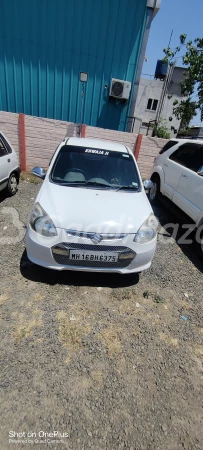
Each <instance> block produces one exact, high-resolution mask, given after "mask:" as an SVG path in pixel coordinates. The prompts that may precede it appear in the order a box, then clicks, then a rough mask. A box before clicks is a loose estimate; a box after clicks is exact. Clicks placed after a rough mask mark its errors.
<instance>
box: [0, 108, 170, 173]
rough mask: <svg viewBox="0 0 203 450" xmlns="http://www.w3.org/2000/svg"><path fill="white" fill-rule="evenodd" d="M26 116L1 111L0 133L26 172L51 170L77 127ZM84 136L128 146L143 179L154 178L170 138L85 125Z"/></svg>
mask: <svg viewBox="0 0 203 450" xmlns="http://www.w3.org/2000/svg"><path fill="white" fill-rule="evenodd" d="M22 116H24V115H23V114H14V113H8V112H4V111H0V132H2V133H4V134H5V136H6V137H7V138H8V140H9V141H10V143H11V145H12V146H13V148H14V149H15V150H16V152H17V153H18V155H19V159H20V163H21V167H22V169H23V170H30V169H32V167H34V166H37V165H38V166H41V167H44V168H47V167H48V165H49V161H50V159H51V156H52V155H53V153H54V151H55V149H56V147H57V146H58V144H59V143H60V142H61V141H62V140H63V139H64V138H65V137H72V136H78V132H79V126H78V125H77V124H74V123H70V122H63V121H60V120H52V119H46V118H42V117H32V116H24V117H22ZM22 119H23V120H22ZM81 135H82V136H83V137H88V138H98V139H104V140H110V141H115V142H120V143H122V144H125V145H127V146H128V147H129V148H130V149H131V150H132V152H133V153H134V154H135V156H136V159H137V160H138V165H139V168H140V171H141V175H142V177H143V178H148V177H149V176H150V172H151V169H152V166H153V162H154V158H155V157H156V155H157V154H158V153H159V150H160V149H161V148H162V147H163V145H164V144H165V143H166V142H167V140H166V139H158V138H152V137H146V136H142V135H137V134H134V133H125V132H121V131H114V130H108V129H103V128H96V127H89V126H85V125H83V126H82V132H81Z"/></svg>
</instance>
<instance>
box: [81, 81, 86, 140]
mask: <svg viewBox="0 0 203 450" xmlns="http://www.w3.org/2000/svg"><path fill="white" fill-rule="evenodd" d="M84 99H85V83H84V82H82V92H81V111H80V137H81V130H82V124H83V118H84Z"/></svg>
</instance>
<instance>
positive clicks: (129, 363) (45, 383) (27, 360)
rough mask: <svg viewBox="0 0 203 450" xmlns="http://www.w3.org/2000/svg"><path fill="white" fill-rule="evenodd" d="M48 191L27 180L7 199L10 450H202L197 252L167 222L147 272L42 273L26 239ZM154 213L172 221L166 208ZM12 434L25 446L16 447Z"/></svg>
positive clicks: (5, 380)
mask: <svg viewBox="0 0 203 450" xmlns="http://www.w3.org/2000/svg"><path fill="white" fill-rule="evenodd" d="M38 189H39V185H35V184H33V183H29V182H26V181H22V182H21V184H20V188H19V191H18V193H17V195H16V196H15V197H13V198H4V197H3V196H1V198H0V201H1V203H0V252H1V261H2V264H1V272H0V309H1V319H0V321H1V322H0V325H1V326H0V338H1V357H2V370H1V381H0V387H1V406H0V408H1V435H0V441H1V444H0V448H1V449H2V450H7V449H10V448H13V447H12V445H13V446H14V448H19V449H21V448H24V449H28V448H31V447H32V446H36V447H37V448H38V449H42V450H43V449H45V448H52V449H58V450H65V449H71V450H89V449H93V450H104V449H106V450H119V449H128V450H159V449H160V450H178V449H187V450H202V448H203V447H202V442H203V424H202V417H203V416H202V412H203V411H202V381H203V367H202V358H203V342H202V338H203V325H202V293H203V289H202V288H203V282H202V271H203V270H202V269H203V266H202V264H201V263H200V262H199V260H198V258H197V256H196V246H195V245H190V246H189V247H186V246H184V245H183V246H180V245H178V243H176V242H174V241H173V243H171V240H170V234H169V233H168V232H167V231H166V232H164V230H163V228H161V226H160V229H159V242H158V247H157V252H156V256H155V258H154V261H153V264H152V267H151V269H150V270H148V271H147V272H144V273H142V274H141V275H140V277H138V276H130V277H124V276H123V277H121V276H118V275H104V274H86V273H84V274H83V273H82V272H81V273H80V272H63V273H56V272H51V271H48V270H45V269H42V268H38V267H35V266H33V265H32V264H31V263H29V262H28V260H27V258H26V254H25V252H24V241H23V235H24V232H25V224H26V222H27V216H28V213H29V211H30V208H31V204H32V203H33V201H34V197H35V196H36V194H37V192H38ZM5 207H6V209H4V208H5ZM7 208H15V210H13V209H7ZM16 210H17V211H18V213H19V217H18V214H17V213H15V212H14V211H16ZM155 213H156V214H157V215H158V216H159V218H160V223H161V224H162V225H163V224H164V223H167V222H172V221H173V220H174V218H173V215H172V214H171V213H170V212H169V211H167V210H166V208H164V207H162V206H160V207H159V208H158V209H156V210H155ZM19 219H20V222H19ZM175 220H176V219H175ZM12 221H13V223H12ZM16 224H17V228H16ZM163 238H164V239H165V241H167V243H166V244H163V243H162V242H161V239H163ZM19 239H20V242H19ZM182 316H183V317H185V319H187V320H184V318H182ZM11 431H13V432H14V431H15V433H22V434H21V435H17V434H15V440H16V441H17V440H19V441H25V440H26V439H27V442H25V443H24V444H23V443H21V442H19V443H13V444H12V443H10V444H9V432H10V439H14V433H13V434H11ZM53 431H57V432H58V435H56V436H55V437H52V435H50V436H46V435H45V433H53ZM59 433H61V435H62V437H60V435H59ZM64 433H67V434H68V437H66V435H64V437H63V434H64ZM51 441H54V442H51ZM57 441H59V442H57Z"/></svg>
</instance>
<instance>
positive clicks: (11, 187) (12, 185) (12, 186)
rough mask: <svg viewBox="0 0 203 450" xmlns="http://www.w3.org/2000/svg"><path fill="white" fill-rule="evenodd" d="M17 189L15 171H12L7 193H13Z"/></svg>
mask: <svg viewBox="0 0 203 450" xmlns="http://www.w3.org/2000/svg"><path fill="white" fill-rule="evenodd" d="M17 190H18V179H17V176H16V174H15V173H12V174H11V175H10V177H9V180H8V185H7V191H8V195H10V196H12V195H15V194H16V192H17Z"/></svg>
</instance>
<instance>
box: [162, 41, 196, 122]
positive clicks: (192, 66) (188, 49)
mask: <svg viewBox="0 0 203 450" xmlns="http://www.w3.org/2000/svg"><path fill="white" fill-rule="evenodd" d="M186 39H187V35H186V34H181V35H180V45H179V46H178V47H176V48H175V49H174V50H172V49H170V48H164V49H163V51H164V53H165V57H164V58H163V62H169V63H171V64H172V63H173V61H174V59H175V56H176V54H177V53H179V51H180V50H182V49H184V50H185V51H184V54H183V55H182V62H183V65H184V66H186V67H187V71H185V73H184V79H183V80H182V82H181V93H182V95H183V96H185V97H187V100H182V101H181V102H180V103H179V104H178V105H177V106H175V105H174V106H175V108H174V114H175V116H176V117H179V118H181V119H183V121H185V123H187V125H188V121H190V120H191V119H192V117H193V116H194V115H196V114H197V111H198V110H199V111H200V115H201V120H203V38H196V39H194V41H188V42H186ZM195 93H197V99H196V100H195V99H194V98H193V97H194V95H195Z"/></svg>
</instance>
